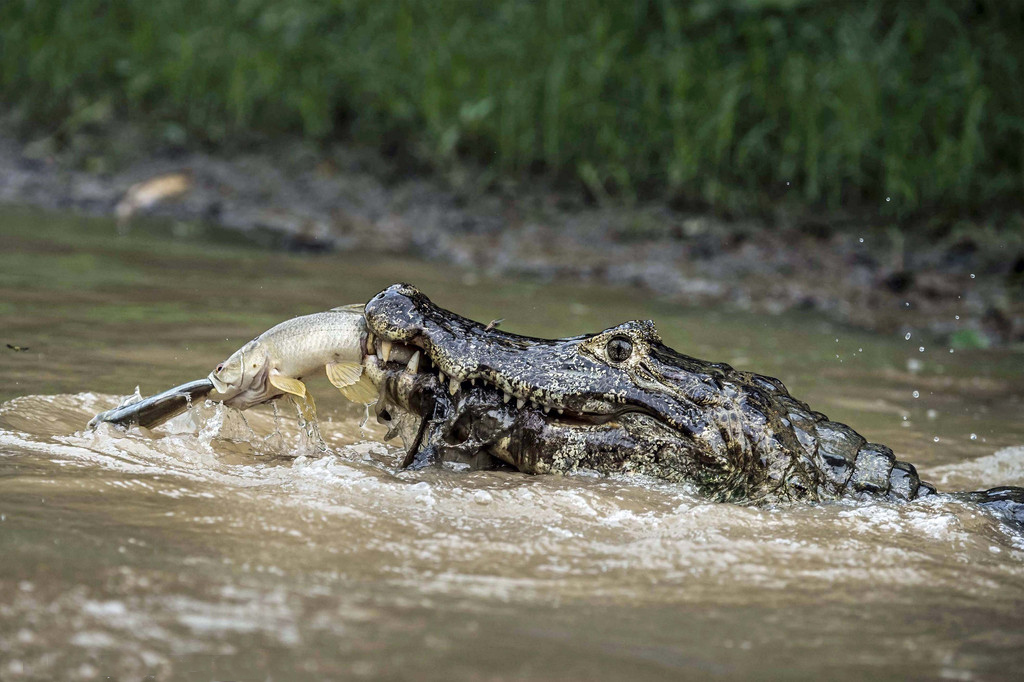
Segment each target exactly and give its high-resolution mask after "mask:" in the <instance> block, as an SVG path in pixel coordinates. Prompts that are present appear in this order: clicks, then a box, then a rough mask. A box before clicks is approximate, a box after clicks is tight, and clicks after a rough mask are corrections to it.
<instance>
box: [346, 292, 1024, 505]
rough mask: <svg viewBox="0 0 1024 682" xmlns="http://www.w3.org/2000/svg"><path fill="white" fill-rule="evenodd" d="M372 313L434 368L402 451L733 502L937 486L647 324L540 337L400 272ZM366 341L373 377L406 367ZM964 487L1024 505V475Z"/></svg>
mask: <svg viewBox="0 0 1024 682" xmlns="http://www.w3.org/2000/svg"><path fill="white" fill-rule="evenodd" d="M365 315H366V321H367V327H368V329H369V330H370V332H371V333H372V334H373V335H374V336H375V337H376V341H375V343H376V348H378V349H379V348H380V345H381V342H382V341H389V342H392V347H396V348H398V347H401V348H402V349H403V350H402V355H401V357H403V358H404V357H408V356H409V353H410V352H413V351H414V350H415V349H420V350H421V351H422V352H423V353H425V355H426V358H427V360H428V361H429V362H425V364H426V365H428V366H429V365H432V366H433V368H434V369H433V371H439V372H440V374H439V379H440V383H439V384H437V385H436V388H434V386H435V384H434V383H430V384H429V386H428V385H427V384H424V383H423V382H424V381H426V380H425V379H422V378H421V379H419V381H420V384H419V390H420V394H424V393H431V395H432V400H431V401H430V407H429V410H427V411H425V412H423V413H421V416H422V417H424V419H426V420H427V424H426V427H425V428H424V429H423V430H422V431H421V432H420V433H419V434H418V435H417V437H416V438H412V439H407V445H409V447H410V452H409V457H407V462H409V461H417V460H419V461H423V460H426V459H430V458H442V459H462V460H463V461H465V460H466V458H468V457H472V456H478V455H479V454H480V453H481V452H484V453H486V454H488V455H490V456H493V457H496V458H498V459H500V460H502V461H504V462H506V463H507V464H510V465H512V466H513V467H515V468H517V469H519V470H520V471H523V472H528V473H552V472H564V473H568V472H573V471H578V470H590V471H597V472H603V473H618V472H633V473H638V474H645V475H648V476H655V477H658V478H663V479H667V480H671V481H686V482H691V483H694V484H696V485H697V486H698V487H699V488H700V489H701V490H702V491H703V492H704V493H705V494H707V495H709V496H710V497H713V498H714V499H718V500H730V501H748V502H773V501H783V500H811V501H817V500H831V499H837V498H840V497H843V496H849V495H872V496H883V497H889V498H891V499H898V500H912V499H916V498H919V497H923V496H927V495H932V494H934V493H935V488H933V487H932V486H930V485H928V484H927V483H924V482H922V481H921V480H920V479H919V478H918V475H917V472H916V471H915V469H914V467H913V466H912V465H911V464H908V463H906V462H901V461H898V460H897V459H896V458H895V457H894V455H893V453H892V451H891V450H890V449H889V448H887V447H885V446H884V445H879V444H876V443H869V442H867V440H866V439H865V438H863V437H862V436H860V435H859V434H858V433H857V432H856V431H854V430H853V429H851V428H850V427H848V426H846V425H845V424H840V423H838V422H834V421H831V420H829V419H828V417H826V416H825V415H823V414H821V413H820V412H815V411H813V410H811V409H810V408H809V407H808V406H807V405H806V404H805V403H803V402H801V401H799V400H797V399H795V398H793V397H792V396H790V395H789V392H788V391H787V390H786V388H785V386H783V385H782V383H781V382H780V381H778V380H777V379H773V378H771V377H766V376H762V375H759V374H755V373H753V372H741V371H737V370H735V369H733V368H732V367H730V366H729V365H727V364H723V363H711V362H705V361H703V360H698V359H696V358H692V357H689V356H686V355H683V354H681V353H678V352H676V351H674V350H672V349H671V348H668V347H667V346H665V345H664V344H663V343H662V342H661V339H660V338H659V336H658V334H657V331H656V330H655V328H654V325H653V323H651V322H649V321H634V322H627V323H625V324H622V325H619V326H617V327H613V328H611V329H607V330H605V331H603V332H599V333H597V334H591V335H584V336H578V337H573V338H566V339H536V338H530V337H525V336H519V335H516V334H510V333H507V332H503V331H500V330H496V329H491V328H489V327H487V326H485V325H483V324H480V323H478V322H474V321H472V320H468V319H466V318H464V317H461V316H459V315H457V314H455V313H452V312H450V311H448V310H445V309H443V308H440V307H438V306H437V305H435V304H433V303H432V302H431V301H430V300H429V299H428V298H427V297H426V296H424V295H423V294H421V293H420V292H419V291H417V290H416V289H415V288H414V287H412V286H409V285H406V284H396V285H393V286H391V287H389V288H387V289H385V290H384V291H382V292H381V293H379V294H378V295H377V296H375V297H374V298H373V299H371V300H370V302H369V303H367V305H366V309H365ZM623 340H625V341H627V342H628V344H629V346H631V351H630V352H628V353H626V352H625V350H624V348H625V346H624V345H623V343H622V342H623ZM367 350H368V352H369V353H371V355H369V356H368V357H367V361H368V366H370V365H372V367H373V369H372V370H371V376H375V377H376V378H375V381H376V382H377V383H378V384H380V383H381V382H385V383H386V380H385V379H386V377H388V376H391V375H392V374H393V373H395V372H400V371H402V363H401V362H398V363H396V362H391V363H384V362H383V361H382V360H381V359H380V358H378V357H375V356H374V355H372V353H373V352H374V348H373V347H371V348H368V349H367ZM389 366H390V367H391V368H390V369H389ZM424 371H425V370H424V369H423V367H421V368H420V375H422V373H423V372H424ZM408 380H409V379H406V381H408ZM430 381H431V382H433V377H431V379H430ZM400 393H401V391H392V392H391V394H390V395H391V398H385V399H384V400H382V402H381V404H380V405H379V406H378V411H380V410H381V409H384V408H382V407H381V406H387V405H388V404H389V400H391V401H392V404H393V405H394V406H395V407H397V408H399V409H409V407H408V405H405V406H403V405H401V404H400V401H399V402H394V398H395V396H396V395H397V394H400ZM382 395H383V394H382ZM414 411H415V410H414ZM965 495H966V496H968V497H969V496H970V495H973V496H974V497H972V498H970V499H973V500H974V501H978V502H992V501H995V500H998V501H1000V502H1003V501H1007V500H1013V501H1016V502H1024V490H1022V489H1019V488H1012V489H997V490H993V491H988V492H985V493H970V494H965Z"/></svg>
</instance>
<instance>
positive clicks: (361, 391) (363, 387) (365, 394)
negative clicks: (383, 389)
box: [338, 374, 380, 405]
mask: <svg viewBox="0 0 1024 682" xmlns="http://www.w3.org/2000/svg"><path fill="white" fill-rule="evenodd" d="M338 390H339V391H341V394H342V395H343V396H345V397H346V398H348V399H349V400H351V401H352V402H354V403H361V404H363V405H369V404H370V403H372V402H373V401H375V400H376V399H377V397H378V395H379V394H380V391H378V390H377V387H376V386H374V385H373V382H372V381H370V377H368V376H366V375H365V374H364V375H363V376H361V377H359V381H357V382H356V383H354V384H352V385H351V386H346V387H345V388H339V389H338Z"/></svg>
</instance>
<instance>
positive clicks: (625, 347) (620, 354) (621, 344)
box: [604, 336, 633, 362]
mask: <svg viewBox="0 0 1024 682" xmlns="http://www.w3.org/2000/svg"><path fill="white" fill-rule="evenodd" d="M604 350H605V352H606V353H608V359H609V360H611V361H612V362H625V361H626V360H628V359H629V356H630V355H632V354H633V342H632V341H630V340H629V339H627V338H626V337H625V336H613V337H612V338H610V339H609V340H608V345H606V346H605V347H604Z"/></svg>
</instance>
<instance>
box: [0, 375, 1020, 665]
mask: <svg viewBox="0 0 1024 682" xmlns="http://www.w3.org/2000/svg"><path fill="white" fill-rule="evenodd" d="M111 402H114V399H113V398H111V397H109V396H98V395H94V394H77V395H61V396H28V397H24V398H18V399H16V400H12V401H10V402H8V403H5V404H3V405H0V467H6V468H7V469H8V471H10V472H14V473H15V474H17V475H18V478H17V479H15V478H13V477H11V478H9V479H8V486H7V487H6V488H0V490H6V493H4V494H5V495H7V496H8V497H10V495H11V493H12V492H14V491H16V492H17V493H18V494H19V495H22V496H28V497H25V499H26V500H34V499H37V497H38V498H41V499H44V501H45V502H46V504H47V505H51V504H57V505H63V507H64V508H66V509H67V510H69V511H72V512H73V513H74V515H77V516H78V517H80V519H81V520H80V521H78V522H77V523H79V524H80V525H81V527H82V530H81V531H80V532H82V533H84V534H86V536H90V537H91V536H92V535H95V536H96V537H98V538H99V537H102V538H106V540H104V542H109V538H110V537H112V536H113V537H116V538H118V539H117V540H116V542H117V543H119V546H117V547H116V548H115V549H111V551H112V552H113V554H112V556H114V557H134V559H131V560H128V561H127V563H125V565H124V566H123V567H122V568H121V569H119V572H118V574H117V575H119V578H118V579H117V580H118V581H127V582H126V584H127V585H129V588H125V589H121V590H119V591H118V592H117V594H119V595H121V596H120V598H111V597H110V595H107V596H106V597H104V596H103V594H105V592H104V589H101V588H99V587H97V586H93V587H89V588H87V587H85V586H78V587H69V588H68V589H65V590H63V591H59V592H58V593H56V594H50V595H45V594H41V591H37V590H34V589H27V590H22V589H19V590H18V591H17V592H16V593H15V594H14V595H13V597H12V598H11V599H9V600H8V601H7V603H6V605H3V604H2V603H0V611H2V613H0V615H3V616H4V619H5V620H7V621H8V622H14V621H15V620H18V621H20V620H24V622H26V623H30V624H31V623H34V625H32V626H31V627H30V628H29V630H26V632H29V634H28V635H26V637H29V638H30V637H31V636H33V635H31V633H32V632H39V629H40V628H49V629H50V630H51V631H52V632H53V633H60V637H63V638H65V641H66V642H68V643H70V645H71V646H72V647H75V648H76V650H82V651H88V652H92V653H91V654H90V655H91V656H94V657H95V656H101V653H97V652H107V653H108V654H109V655H111V656H121V657H123V656H124V655H126V654H125V653H124V652H123V651H122V649H123V647H121V645H120V643H122V642H131V643H132V644H131V650H132V652H133V653H132V654H131V656H132V657H133V658H131V660H132V661H134V663H132V664H131V665H128V667H127V668H125V667H123V666H122V668H121V670H122V671H123V672H126V673H130V672H133V671H134V672H138V671H143V670H150V669H154V668H156V669H167V670H170V669H172V668H173V665H172V660H173V658H174V657H175V656H193V655H197V656H200V655H201V656H213V655H220V654H219V653H218V652H223V651H225V647H229V648H230V647H238V646H241V644H240V643H239V642H240V641H242V640H243V639H245V638H256V640H258V641H261V642H268V643H272V646H276V647H284V648H295V647H301V646H303V645H305V643H308V642H309V641H311V640H316V639H317V638H319V637H323V636H329V637H331V638H338V637H344V636H345V633H346V632H349V631H350V629H351V628H353V627H362V626H357V625H355V623H356V622H358V621H359V619H360V618H366V619H369V621H370V622H372V623H373V624H374V625H373V627H383V626H382V625H381V621H380V620H379V616H375V615H374V614H375V613H377V611H375V609H380V608H384V607H382V606H381V604H386V605H387V606H386V608H387V609H421V608H423V609H437V608H439V604H457V605H458V606H457V607H455V608H457V610H458V612H459V613H463V614H466V613H476V612H478V611H480V610H481V609H483V611H480V612H481V613H483V612H486V613H490V614H492V613H493V610H494V609H495V608H498V607H499V605H505V607H507V608H508V609H511V610H512V613H516V614H524V613H534V612H536V610H537V609H540V608H548V607H551V606H552V605H561V606H562V607H564V606H566V605H570V604H575V605H577V606H574V607H573V608H583V607H584V606H585V607H586V608H590V606H587V605H593V604H595V603H596V604H602V605H604V607H606V608H608V607H611V605H621V607H622V608H629V609H637V608H641V609H664V608H666V607H668V606H669V605H674V608H677V609H691V608H696V609H725V608H729V609H739V610H744V609H750V608H752V605H756V608H758V609H763V608H768V609H771V608H778V609H785V608H791V607H792V605H793V604H801V603H806V604H822V603H825V604H832V606H831V607H829V608H832V609H840V610H843V609H846V608H848V607H847V605H849V604H858V605H861V606H860V607H859V608H879V609H885V608H888V605H887V600H892V599H896V600H897V601H899V602H900V603H901V604H903V606H902V608H910V603H911V602H914V601H918V600H926V599H928V598H929V595H934V594H939V593H941V594H942V595H944V596H943V599H945V600H946V601H947V602H955V601H960V602H964V603H991V604H999V603H1002V602H1004V601H1005V600H1006V598H1007V596H1008V595H1018V596H1019V590H1020V585H1021V584H1024V540H1022V536H1021V534H1020V532H1019V531H1018V530H1015V529H1013V528H1011V527H1009V526H1007V525H1006V524H1005V523H1002V522H1000V521H999V520H998V519H997V518H996V517H994V516H992V515H991V514H988V513H986V512H985V511H983V510H981V509H979V508H978V507H976V506H972V505H969V504H965V503H960V502H956V501H954V500H951V499H948V498H943V497H937V498H933V499H925V500H921V501H917V502H913V503H909V504H895V503H890V502H885V501H877V500H844V501H842V502H836V503H829V504H819V505H808V504H794V505H780V506H776V507H768V508H753V507H745V506H739V505H733V504H717V503H712V502H709V501H707V500H705V499H703V498H701V497H700V496H699V495H697V494H695V493H694V491H692V490H690V489H688V488H686V487H683V486H678V485H670V484H667V483H665V482H663V481H656V480H650V479H643V478H636V477H621V478H618V477H613V478H605V477H599V476H593V475H581V476H567V477H560V476H527V475H522V474H519V473H515V472H508V471H492V472H468V471H452V470H448V469H443V468H442V469H432V470H426V471H419V472H410V471H398V470H396V469H395V465H396V463H397V462H399V461H400V460H401V453H400V452H398V450H397V449H396V448H395V447H393V446H390V445H386V444H383V443H380V442H378V441H375V440H367V439H366V438H365V437H364V436H363V434H362V432H361V430H360V428H359V421H360V419H359V418H358V417H355V418H352V419H337V420H333V419H332V420H330V421H324V422H322V423H321V431H322V434H323V437H324V439H325V441H326V442H327V444H328V445H329V446H330V450H331V451H330V452H329V453H327V454H324V455H320V454H318V453H317V452H316V451H315V448H311V446H310V444H309V442H308V439H307V438H306V436H305V434H304V433H303V432H301V431H300V430H299V429H297V428H296V425H295V423H294V420H293V419H291V420H290V419H288V418H281V419H275V418H274V415H273V414H271V413H269V412H263V413H261V412H259V411H253V412H247V413H246V414H245V415H244V416H243V415H242V414H240V413H237V412H235V411H233V410H229V409H225V408H223V407H221V406H219V405H212V404H206V405H198V406H195V407H194V408H193V409H192V410H190V411H189V412H188V413H186V414H183V415H181V416H179V417H177V418H175V419H174V420H172V421H171V422H169V423H168V424H167V425H165V426H164V427H162V428H160V429H157V430H155V431H153V432H148V431H145V430H133V431H130V432H128V433H124V432H121V431H119V430H117V429H115V428H112V427H110V426H109V425H102V426H101V427H100V428H98V429H96V430H95V431H88V430H83V425H84V424H85V422H86V421H87V420H88V418H89V417H90V416H91V415H92V414H93V413H95V412H96V411H98V410H101V409H104V408H106V407H108V406H109V403H111ZM1016 453H1018V450H1017V449H1010V450H1009V451H1000V452H998V453H995V454H994V455H992V457H991V458H982V459H990V460H991V462H990V463H979V462H980V460H979V461H975V462H970V463H967V464H964V465H960V466H961V468H960V469H958V470H956V471H957V472H958V475H960V476H962V477H963V480H971V479H970V475H974V474H966V473H964V472H965V471H972V472H973V471H975V469H976V470H977V472H978V473H977V475H978V476H982V477H984V478H985V479H986V480H992V478H991V477H994V476H996V475H997V472H998V473H999V474H1000V475H1003V474H1005V473H1006V472H1007V469H1006V467H1007V462H1012V461H1015V460H1014V456H1015V454H1016ZM971 467H974V468H975V469H972V468H971ZM949 470H950V471H951V472H952V471H953V469H952V468H950V469H949ZM18 472H21V473H18ZM1010 474H1011V477H1012V471H1010ZM15 480H17V487H16V488H15V487H12V483H11V481H15ZM2 483H3V479H2V477H0V485H2ZM26 504H27V503H26ZM48 508H49V507H46V506H44V507H42V508H41V509H48ZM4 511H6V512H7V513H8V514H9V515H11V516H13V517H16V518H15V520H18V519H22V518H29V517H30V516H31V514H32V513H34V512H33V510H32V509H24V508H19V507H18V506H16V505H15V506H13V507H12V506H11V504H10V503H8V504H7V505H6V506H5V508H4ZM59 518H64V517H63V516H62V517H59ZM5 523H8V525H9V524H10V521H5ZM24 523H29V522H28V521H25V522H24ZM110 524H114V527H115V528H116V531H111V530H110V529H108V528H107V526H108V525H110ZM3 528H4V526H3V524H0V531H2V530H3ZM28 531H31V532H39V530H38V529H37V530H32V528H31V524H29V526H28ZM26 532H27V531H26ZM168 543H169V544H168ZM176 546H182V547H187V548H189V549H188V551H187V552H186V553H185V554H184V555H182V556H177V555H176V553H175V550H174V549H173V548H174V547H176ZM54 551H57V550H54ZM154 553H155V554H156V555H158V556H163V557H164V558H163V559H159V561H161V562H163V563H164V564H170V565H172V566H176V568H173V569H168V568H167V567H166V566H164V567H163V568H162V569H161V571H157V572H156V573H153V572H150V571H147V570H146V569H145V568H142V566H145V564H146V562H147V561H149V559H146V557H149V556H152V555H153V554H154ZM107 561H110V559H108V560H107ZM154 561H156V559H154ZM166 570H172V572H174V573H175V574H182V573H181V572H182V571H185V572H186V573H185V574H195V575H203V576H205V578H204V581H201V582H198V583H196V584H194V585H190V586H188V587H187V588H183V587H182V586H181V585H178V584H176V583H174V582H173V581H172V582H171V583H167V584H165V583H164V582H163V581H165V580H166V578H163V577H161V576H162V575H163V573H162V571H166ZM108 579H109V578H108ZM225 581H226V582H225ZM28 582H29V584H30V585H31V584H32V581H28ZM126 595H127V596H126ZM894 595H898V596H894ZM908 595H916V596H908ZM908 599H909V600H910V601H909V602H908ZM823 600H824V601H823ZM317 604H320V605H321V606H314V605H317ZM324 604H326V605H327V606H326V607H324V606H323V605H324ZM871 604H877V605H878V606H877V607H872V606H870V605H871ZM487 605H489V606H487ZM580 605H583V606H580ZM324 608H326V611H325V610H324ZM446 608H447V607H446ZM32 614H36V615H34V616H33V615H32ZM45 614H48V615H45ZM359 614H363V615H362V616H360V615H359ZM515 617H516V618H519V617H521V616H515ZM388 622H391V621H390V620H389V621H388ZM61 623H70V625H62V624H61ZM389 627H390V626H389ZM737 627H738V626H737ZM799 627H805V626H804V625H800V626H799ZM733 629H736V627H734V628H733ZM801 636H803V635H801ZM12 637H13V636H12ZM12 637H8V638H7V639H6V640H5V639H4V635H3V634H2V633H0V646H6V647H7V650H9V651H30V650H35V649H33V647H36V646H37V645H39V646H40V647H41V648H39V651H43V650H44V649H45V648H46V647H45V646H42V645H41V644H40V643H39V642H37V641H36V640H32V642H28V643H22V644H18V640H17V638H16V637H13V638H12ZM396 637H397V639H396V641H398V640H400V639H401V637H400V635H396ZM239 638H241V639H239ZM5 641H6V644H5ZM33 642H34V643H33ZM139 652H141V653H139ZM26 655H27V654H26ZM39 656H43V654H42V653H40V654H39ZM18 660H22V658H19V659H18ZM24 660H28V658H25V659H24ZM33 660H36V664H38V665H37V669H42V670H45V669H46V668H45V666H44V665H43V664H42V663H40V661H43V659H42V658H38V659H33ZM90 660H92V659H90ZM126 665H127V664H126ZM39 666H42V667H39ZM132 666H135V667H132ZM2 673H3V671H2V670H0V674H2Z"/></svg>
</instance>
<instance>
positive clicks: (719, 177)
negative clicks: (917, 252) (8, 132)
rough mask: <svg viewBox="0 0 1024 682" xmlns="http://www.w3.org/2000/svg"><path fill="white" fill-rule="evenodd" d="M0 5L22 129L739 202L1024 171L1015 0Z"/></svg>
mask: <svg viewBox="0 0 1024 682" xmlns="http://www.w3.org/2000/svg"><path fill="white" fill-rule="evenodd" d="M0 26H2V27H3V28H2V34H0V100H2V101H3V103H4V108H5V109H6V110H7V111H8V112H9V113H11V112H13V113H14V114H15V115H16V117H17V119H18V120H20V121H22V122H23V123H25V124H27V125H29V126H31V127H37V128H48V129H50V130H60V131H64V132H68V131H73V130H75V129H76V128H77V127H80V126H84V125H88V124H90V122H94V121H97V120H103V119H107V118H113V119H115V120H129V121H143V122H146V123H150V124H152V125H153V126H154V128H153V129H154V130H159V131H160V135H161V136H162V137H163V138H165V141H170V142H173V143H176V144H182V143H199V144H210V143H212V144H215V145H219V144H229V143H232V142H233V141H234V142H237V141H239V140H245V139H249V138H250V137H251V135H253V134H259V135H276V134H291V135H295V134H298V135H301V136H304V137H306V138H309V139H313V140H316V141H321V140H326V139H331V138H334V139H351V140H355V141H358V142H359V143H365V144H370V145H374V146H377V147H379V148H381V149H383V150H384V151H386V152H391V153H394V152H396V151H397V152H400V153H401V154H403V155H408V156H410V157H413V158H415V159H417V160H418V161H420V162H426V163H428V164H430V165H431V166H434V167H437V168H441V169H443V168H445V167H446V166H450V165H451V164H453V163H457V162H459V161H462V160H470V161H472V162H474V163H479V164H481V165H482V166H483V167H484V168H486V169H489V170H493V171H494V172H495V173H496V174H497V175H499V176H506V177H514V176H517V175H518V176H522V175H526V174H537V173H539V174H541V175H542V176H544V177H549V178H553V179H557V180H559V181H563V182H570V183H578V184H579V185H580V186H581V187H583V188H586V189H587V190H588V191H589V192H590V193H591V194H593V195H594V196H596V197H598V198H604V197H612V198H613V200H614V199H619V198H621V199H623V200H626V201H629V200H631V199H634V198H637V197H640V198H661V199H667V200H669V201H673V202H678V203H680V204H684V205H690V206H704V207H710V208H713V209H716V210H721V211H730V212H731V211H740V212H744V211H759V210H764V209H767V207H768V206H769V205H770V204H771V202H773V201H775V200H777V199H779V198H780V197H781V196H782V195H785V196H786V197H787V199H788V200H791V201H792V200H796V201H797V202H798V203H801V204H803V205H806V206H808V207H811V208H824V209H834V208H838V207H840V206H843V207H850V206H854V207H864V208H868V209H869V210H876V209H877V210H878V211H879V212H880V213H881V214H882V215H886V213H887V212H888V214H889V215H895V213H894V212H895V211H897V210H898V211H900V212H903V214H913V213H915V212H916V213H920V212H925V211H937V212H945V213H949V214H953V215H963V214H965V213H977V212H979V211H980V212H986V211H989V210H991V209H992V208H993V207H1007V206H1009V207H1013V208H1016V207H1019V206H1020V198H1021V196H1022V190H1024V3H1022V2H1020V1H1018V0H998V1H983V0H977V1H970V2H969V1H957V0H941V1H940V0H932V1H927V0H921V1H917V2H908V3H904V2H891V1H890V0H863V1H860V2H824V1H819V2H800V1H798V0H790V1H786V0H774V1H769V0H744V1H738V0H733V1H723V0H718V1H709V2H685V3H684V2H669V1H667V0H664V1H659V0H636V1H633V2H625V1H623V2H604V1H602V0H565V1H560V0H546V1H538V2H522V1H519V0H493V1H491V2H485V3H477V2H461V1H455V0H451V1H444V2H437V1H436V0H435V1H430V2H427V1H424V0H406V1H403V2H398V1H392V0H349V1H344V2H343V1H340V0H339V1H336V2H328V1H324V0H287V1H280V0H277V1H275V0H184V1H182V0H173V1H172V0H74V1H73V2H57V1H51V2H44V1H40V0H6V1H5V2H3V3H0ZM887 197H889V198H891V201H888V202H887V199H886V198H887ZM897 207H898V208H897Z"/></svg>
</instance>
